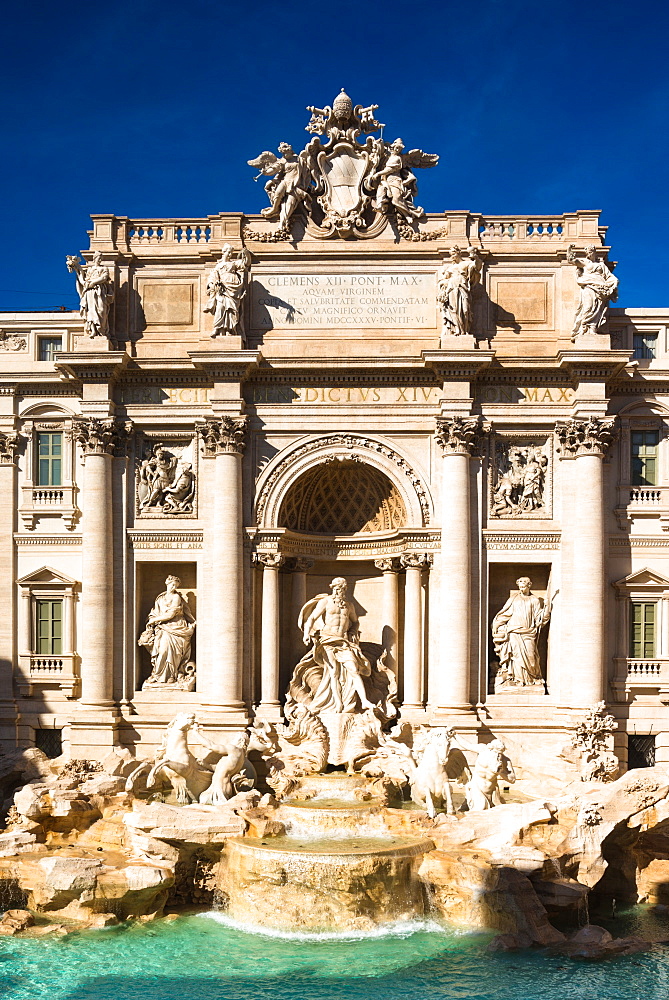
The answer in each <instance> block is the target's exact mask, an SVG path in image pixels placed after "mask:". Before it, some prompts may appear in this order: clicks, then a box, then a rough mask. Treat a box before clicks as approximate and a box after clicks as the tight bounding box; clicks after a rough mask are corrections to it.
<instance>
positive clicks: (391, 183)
mask: <svg viewBox="0 0 669 1000" xmlns="http://www.w3.org/2000/svg"><path fill="white" fill-rule="evenodd" d="M375 150H376V153H377V156H378V158H379V162H380V164H381V166H380V169H379V170H377V171H376V172H375V173H374V174H372V176H371V177H370V179H369V186H370V187H371V188H376V199H375V202H374V208H376V209H377V210H378V211H380V212H386V213H387V212H388V210H389V209H390V208H391V207H392V208H394V209H395V210H396V212H397V213H398V215H400V216H401V217H402V218H403V219H404V220H405V221H406V222H409V223H410V222H411V221H412V220H413V219H422V218H423V216H424V215H425V212H424V211H423V209H422V208H420V206H418V205H414V203H413V200H414V198H415V196H416V195H417V194H418V188H417V181H416V175H415V174H413V173H412V172H411V170H410V169H409V168H410V167H434V166H436V165H437V162H438V160H439V157H438V156H437V155H436V154H434V153H424V152H423V151H422V149H412V150H410V152H408V153H405V152H404V143H403V142H402V140H401V139H395V141H394V142H393V143H390V144H388V143H385V142H383V140H382V139H377V140H376V142H375Z"/></svg>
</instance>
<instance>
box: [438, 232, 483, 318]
mask: <svg viewBox="0 0 669 1000" xmlns="http://www.w3.org/2000/svg"><path fill="white" fill-rule="evenodd" d="M482 267H483V261H482V260H481V258H480V257H479V255H478V253H477V251H476V248H475V247H470V248H469V249H468V250H467V251H465V252H464V253H463V251H462V250H461V249H460V247H458V246H454V247H453V248H452V250H451V256H450V259H449V260H446V261H444V263H443V264H442V266H441V267H440V269H439V271H438V272H437V301H438V302H439V304H440V306H441V316H442V322H443V332H444V333H445V334H447V335H448V336H452V337H461V336H463V335H464V334H467V333H470V332H471V326H472V289H473V288H474V286H475V285H477V284H478V282H479V281H480V280H481V268H482Z"/></svg>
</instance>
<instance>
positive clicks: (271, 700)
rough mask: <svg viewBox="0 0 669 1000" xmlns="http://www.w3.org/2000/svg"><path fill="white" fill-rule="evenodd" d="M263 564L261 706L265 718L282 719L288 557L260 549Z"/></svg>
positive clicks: (261, 564) (261, 712)
mask: <svg viewBox="0 0 669 1000" xmlns="http://www.w3.org/2000/svg"><path fill="white" fill-rule="evenodd" d="M256 562H257V563H258V565H260V566H262V568H263V569H262V611H261V622H260V629H261V632H260V636H261V638H260V705H259V709H258V714H259V715H260V716H262V718H264V719H273V720H275V721H276V720H278V719H279V718H280V715H281V707H280V702H279V570H280V568H281V566H282V565H283V562H284V557H283V556H282V555H281V554H280V553H279V552H257V553H256Z"/></svg>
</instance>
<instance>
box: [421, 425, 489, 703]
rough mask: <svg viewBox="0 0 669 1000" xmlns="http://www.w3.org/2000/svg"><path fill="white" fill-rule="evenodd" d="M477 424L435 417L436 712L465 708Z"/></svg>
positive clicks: (467, 698)
mask: <svg viewBox="0 0 669 1000" xmlns="http://www.w3.org/2000/svg"><path fill="white" fill-rule="evenodd" d="M480 432H481V425H480V421H479V419H478V417H460V416H455V417H438V418H437V431H436V441H437V444H438V445H439V447H440V448H441V451H442V456H443V457H442V473H441V555H440V565H439V581H440V596H439V602H438V607H439V633H440V637H441V638H440V657H439V662H438V663H435V664H433V669H432V671H431V672H430V678H429V690H430V703H431V705H432V706H433V707H434V708H435V709H437V710H443V709H448V711H449V712H451V713H452V712H458V713H460V712H467V711H469V710H470V708H471V704H470V690H469V680H470V670H471V602H472V595H471V561H472V554H471V509H470V496H469V493H470V489H469V477H470V458H471V455H472V453H473V452H474V450H475V448H476V446H477V443H478V439H479V435H480Z"/></svg>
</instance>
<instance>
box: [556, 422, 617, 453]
mask: <svg viewBox="0 0 669 1000" xmlns="http://www.w3.org/2000/svg"><path fill="white" fill-rule="evenodd" d="M555 436H556V438H557V442H558V452H559V455H560V458H578V457H579V456H581V455H596V456H597V457H598V458H605V457H606V454H607V452H608V450H609V448H610V447H611V445H612V444H613V442H614V441H615V439H616V437H617V436H618V428H617V426H616V418H615V417H604V418H603V419H601V418H599V417H587V418H586V419H585V420H576V419H574V418H571V419H570V420H559V421H558V422H557V423H556V425H555Z"/></svg>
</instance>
